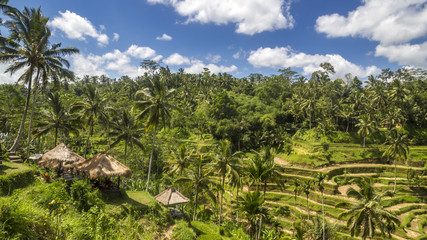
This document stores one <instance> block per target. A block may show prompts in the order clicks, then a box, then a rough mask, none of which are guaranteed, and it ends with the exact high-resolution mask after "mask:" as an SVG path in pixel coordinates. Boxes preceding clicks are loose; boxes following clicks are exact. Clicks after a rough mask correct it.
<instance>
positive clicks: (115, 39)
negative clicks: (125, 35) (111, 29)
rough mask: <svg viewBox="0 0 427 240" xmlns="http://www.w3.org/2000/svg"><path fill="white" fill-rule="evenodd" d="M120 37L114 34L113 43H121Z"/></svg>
mask: <svg viewBox="0 0 427 240" xmlns="http://www.w3.org/2000/svg"><path fill="white" fill-rule="evenodd" d="M119 38H120V35H119V34H118V33H113V42H117V41H119Z"/></svg>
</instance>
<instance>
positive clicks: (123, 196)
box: [101, 189, 159, 215]
mask: <svg viewBox="0 0 427 240" xmlns="http://www.w3.org/2000/svg"><path fill="white" fill-rule="evenodd" d="M101 193H102V200H103V201H104V202H105V204H106V207H107V210H108V211H109V212H110V213H111V214H114V215H124V214H125V215H127V214H146V213H148V212H153V211H158V208H159V205H158V204H157V203H155V202H154V203H151V202H147V203H142V202H140V201H137V200H135V199H133V198H132V197H130V196H129V195H128V194H127V193H126V191H125V190H123V189H122V190H120V192H117V193H114V194H110V193H105V192H104V193H103V192H101ZM141 194H142V195H144V194H145V193H143V192H141Z"/></svg>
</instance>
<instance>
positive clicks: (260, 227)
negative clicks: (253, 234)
mask: <svg viewBox="0 0 427 240" xmlns="http://www.w3.org/2000/svg"><path fill="white" fill-rule="evenodd" d="M266 191H267V182H264V194H263V200H264V201H265V192H266ZM261 230H262V215H261V217H260V218H259V230H258V236H257V240H259V239H261Z"/></svg>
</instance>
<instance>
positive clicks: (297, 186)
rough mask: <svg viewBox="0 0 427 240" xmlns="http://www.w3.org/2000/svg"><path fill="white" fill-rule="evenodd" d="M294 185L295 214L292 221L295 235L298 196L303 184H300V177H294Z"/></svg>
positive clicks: (293, 234)
mask: <svg viewBox="0 0 427 240" xmlns="http://www.w3.org/2000/svg"><path fill="white" fill-rule="evenodd" d="M292 186H293V187H294V216H293V218H294V219H293V223H292V227H293V228H292V236H295V230H296V225H295V220H296V219H295V216H296V215H297V214H296V207H297V197H298V194H299V192H300V190H301V189H300V186H301V184H300V182H299V181H298V179H297V178H294V181H293V182H292Z"/></svg>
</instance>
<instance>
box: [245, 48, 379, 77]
mask: <svg viewBox="0 0 427 240" xmlns="http://www.w3.org/2000/svg"><path fill="white" fill-rule="evenodd" d="M247 60H248V62H249V63H250V64H252V65H253V66H254V67H270V68H287V67H295V68H301V69H302V70H303V74H304V75H310V74H311V73H313V72H314V71H317V70H319V69H320V64H321V63H323V62H329V63H331V64H332V65H333V66H334V68H335V72H336V73H335V75H334V77H336V78H344V76H345V74H347V73H352V74H353V75H356V76H358V77H361V78H365V77H367V76H369V75H376V74H379V73H380V72H381V70H380V69H379V68H377V67H376V66H369V67H366V68H363V67H362V66H359V65H356V64H354V63H351V62H349V61H347V60H346V59H344V58H343V57H342V56H340V55H338V54H326V55H320V54H315V55H311V54H306V53H298V52H295V51H294V50H292V49H291V48H290V47H275V48H262V47H261V48H259V49H257V50H256V51H251V52H250V54H249V57H248V59H247Z"/></svg>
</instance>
